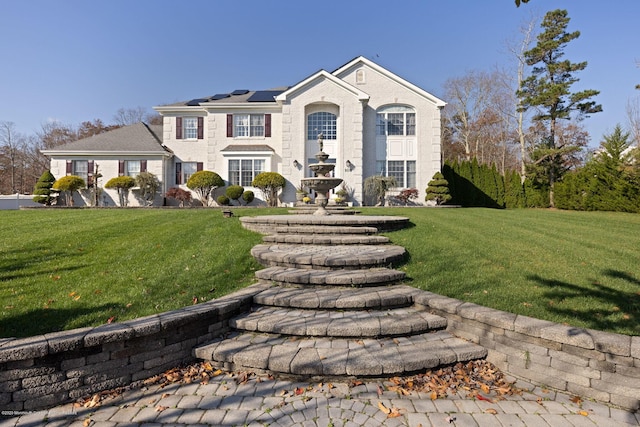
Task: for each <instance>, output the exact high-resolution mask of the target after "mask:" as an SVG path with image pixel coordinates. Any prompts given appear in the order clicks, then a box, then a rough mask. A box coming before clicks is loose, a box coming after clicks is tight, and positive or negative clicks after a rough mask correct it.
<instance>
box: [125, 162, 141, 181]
mask: <svg viewBox="0 0 640 427" xmlns="http://www.w3.org/2000/svg"><path fill="white" fill-rule="evenodd" d="M140 172H142V170H141V169H140V160H127V161H125V162H124V174H125V175H127V176H131V177H134V178H135V177H136V176H138V175H140Z"/></svg>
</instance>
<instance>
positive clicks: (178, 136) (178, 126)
mask: <svg viewBox="0 0 640 427" xmlns="http://www.w3.org/2000/svg"><path fill="white" fill-rule="evenodd" d="M176 139H182V117H176Z"/></svg>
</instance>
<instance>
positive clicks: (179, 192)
mask: <svg viewBox="0 0 640 427" xmlns="http://www.w3.org/2000/svg"><path fill="white" fill-rule="evenodd" d="M165 196H167V197H169V198H172V199H176V200H177V201H178V203H179V205H178V206H180V207H181V208H182V207H184V204H185V203H190V202H191V192H190V191H187V190H183V189H182V188H180V187H171V188H170V189H168V190H167V193H166V194H165Z"/></svg>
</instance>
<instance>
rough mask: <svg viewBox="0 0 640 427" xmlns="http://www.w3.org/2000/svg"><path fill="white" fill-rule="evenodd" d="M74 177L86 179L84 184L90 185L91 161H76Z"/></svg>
mask: <svg viewBox="0 0 640 427" xmlns="http://www.w3.org/2000/svg"><path fill="white" fill-rule="evenodd" d="M71 174H72V175H75V176H79V177H80V178H82V179H84V182H86V183H87V184H89V161H88V160H74V161H73V169H72V171H71Z"/></svg>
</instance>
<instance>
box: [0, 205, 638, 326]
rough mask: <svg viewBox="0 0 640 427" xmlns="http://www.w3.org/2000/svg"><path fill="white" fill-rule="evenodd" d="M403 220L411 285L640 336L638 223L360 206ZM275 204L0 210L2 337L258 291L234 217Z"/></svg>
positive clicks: (251, 238) (631, 218) (395, 235)
mask: <svg viewBox="0 0 640 427" xmlns="http://www.w3.org/2000/svg"><path fill="white" fill-rule="evenodd" d="M361 210H362V211H363V214H366V213H370V214H378V215H379V214H384V215H402V216H408V217H409V218H410V219H411V222H412V223H413V225H414V226H413V227H411V228H409V229H406V230H401V231H396V232H392V233H388V236H389V237H390V238H391V239H392V240H393V242H394V243H396V244H399V245H402V246H404V247H406V248H407V250H408V252H409V254H410V259H409V261H408V262H407V263H406V264H405V265H403V266H401V267H400V268H401V269H403V270H405V271H406V272H407V274H408V276H409V277H410V282H409V283H410V284H411V285H412V286H415V287H418V288H421V289H426V290H429V291H432V292H436V293H439V294H443V295H448V296H451V297H454V298H459V299H462V300H466V301H471V302H476V303H478V304H482V305H486V306H490V307H494V308H497V309H500V310H506V311H510V312H514V313H520V314H525V315H528V316H533V317H538V318H542V319H548V320H552V321H555V322H561V323H567V324H570V325H575V326H581V327H589V328H594V329H600V330H606V331H611V332H618V333H623V334H631V335H640V325H639V319H640V269H639V268H638V266H639V265H640V216H639V215H633V214H621V213H600V212H595V213H585V212H564V211H550V210H490V209H426V208H384V209H382V208H363V209H361ZM276 212H277V213H282V214H286V212H287V210H286V209H269V210H267V209H238V210H236V211H235V213H236V216H234V217H233V218H223V217H222V213H221V212H220V210H216V209H95V210H92V209H34V210H26V211H0V220H1V221H0V229H1V230H2V233H1V234H0V337H9V336H29V335H34V334H40V333H44V332H50V331H57V330H62V329H72V328H76V327H81V326H95V325H99V324H103V323H107V322H109V321H123V320H127V319H131V318H134V317H139V316H145V315H149V314H153V313H159V312H163V311H168V310H172V309H176V308H179V307H183V306H186V305H190V304H193V303H199V302H202V301H206V300H210V299H212V298H216V297H219V296H221V295H224V294H227V293H230V292H233V291H235V290H237V289H240V288H242V287H245V286H248V285H250V284H252V283H254V282H255V279H254V272H255V270H256V269H259V268H261V267H260V265H259V264H258V263H257V262H256V261H255V260H253V258H252V257H251V255H250V253H249V251H250V249H251V247H252V246H254V245H256V244H258V243H259V242H260V241H261V236H259V235H258V234H255V233H252V232H250V231H247V230H244V229H243V228H242V226H241V225H240V222H239V220H238V215H263V214H272V213H276Z"/></svg>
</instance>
